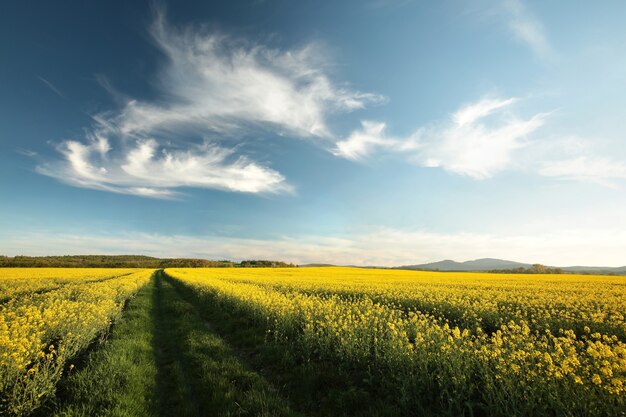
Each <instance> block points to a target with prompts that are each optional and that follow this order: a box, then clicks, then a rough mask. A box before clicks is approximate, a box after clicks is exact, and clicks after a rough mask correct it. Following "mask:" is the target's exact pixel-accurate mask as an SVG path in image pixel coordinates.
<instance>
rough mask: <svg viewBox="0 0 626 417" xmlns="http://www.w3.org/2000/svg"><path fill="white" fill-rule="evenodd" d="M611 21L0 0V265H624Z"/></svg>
mask: <svg viewBox="0 0 626 417" xmlns="http://www.w3.org/2000/svg"><path fill="white" fill-rule="evenodd" d="M131 3H132V4H131ZM624 16H626V4H625V3H624V2H621V1H613V2H611V1H607V2H603V3H602V6H597V5H594V4H591V3H588V2H582V1H581V2H565V1H562V2H557V1H555V2H539V1H535V2H531V1H521V0H519V1H517V0H505V1H487V0H485V1H472V2H470V1H451V0H444V1H440V2H422V1H410V0H404V1H402V0H398V1H392V0H388V1H385V0H372V1H354V2H349V1H345V2H331V1H310V2H309V1H302V2H297V3H294V2H289V1H272V0H267V1H258V0H257V1H237V2H221V3H219V2H207V1H201V2H200V1H197V2H191V1H181V2H175V3H173V2H172V3H154V2H122V1H108V2H90V4H84V2H78V1H69V2H65V3H64V5H63V7H59V6H58V5H54V4H52V3H50V4H48V3H47V2H43V3H41V2H39V3H30V2H19V3H18V2H13V4H10V5H5V7H4V10H3V13H2V15H1V16H0V62H2V65H0V80H2V82H1V83H0V193H1V194H2V199H1V200H0V253H4V254H7V255H18V254H29V255H42V254H77V253H107V254H118V253H142V254H148V255H156V256H188V257H203V258H213V259H215V258H229V259H235V260H238V259H246V258H271V259H284V260H287V261H293V262H298V263H307V262H331V263H340V264H355V265H399V264H409V263H421V262H428V261H436V260H440V259H444V258H452V259H456V260H467V259H475V258H480V257H500V258H506V259H513V260H519V261H526V262H541V263H545V264H551V265H573V264H587V265H609V266H618V265H623V264H626V257H625V255H624V254H625V253H626V215H625V214H624V213H625V212H626V192H624V189H625V186H626V162H624V161H626V131H625V129H624V123H623V120H624V119H625V118H626V101H624V99H623V97H625V96H626V53H625V52H626V50H625V47H624V45H626V27H624V25H623V18H624Z"/></svg>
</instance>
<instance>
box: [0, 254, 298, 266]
mask: <svg viewBox="0 0 626 417" xmlns="http://www.w3.org/2000/svg"><path fill="white" fill-rule="evenodd" d="M294 266H295V265H294V264H288V263H285V262H280V261H265V260H248V261H243V262H241V263H236V262H232V261H228V260H218V261H210V260H207V259H195V258H153V257H151V256H142V255H67V256H14V257H7V256H0V268H2V267H5V268H155V269H164V268H236V267H240V268H260V267H265V268H284V267H294Z"/></svg>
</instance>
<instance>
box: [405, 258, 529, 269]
mask: <svg viewBox="0 0 626 417" xmlns="http://www.w3.org/2000/svg"><path fill="white" fill-rule="evenodd" d="M530 266H531V265H530V264H524V263H521V262H513V261H505V260H502V259H494V258H483V259H476V260H473V261H465V262H456V261H453V260H450V259H446V260H444V261H439V262H431V263H427V264H420V265H404V266H399V267H397V269H417V270H426V271H491V270H495V269H515V268H528V267H530Z"/></svg>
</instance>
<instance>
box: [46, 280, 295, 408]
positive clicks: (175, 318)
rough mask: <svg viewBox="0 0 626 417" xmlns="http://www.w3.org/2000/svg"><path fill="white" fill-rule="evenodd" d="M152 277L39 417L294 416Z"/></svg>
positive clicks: (175, 292)
mask: <svg viewBox="0 0 626 417" xmlns="http://www.w3.org/2000/svg"><path fill="white" fill-rule="evenodd" d="M164 277H165V275H164V274H163V273H161V272H158V273H157V274H156V275H155V277H154V278H153V279H152V281H151V282H150V283H149V284H148V285H147V286H146V287H144V288H143V289H142V290H141V291H140V292H139V294H138V295H137V296H136V297H135V298H134V299H133V300H131V301H130V302H129V304H128V306H127V308H126V310H125V311H124V315H123V317H122V318H121V319H120V320H118V322H116V324H115V326H114V327H113V329H112V332H111V336H110V339H109V340H107V341H106V342H105V343H104V344H103V345H102V346H100V347H98V348H97V349H94V350H93V351H92V352H91V353H90V354H89V355H88V356H87V358H86V359H85V360H84V365H82V366H79V367H78V368H79V369H78V368H77V370H75V371H74V372H72V373H71V375H70V376H69V377H68V378H67V379H66V380H65V381H63V383H62V385H61V387H60V390H59V394H58V396H57V399H56V400H55V401H54V402H52V403H51V404H49V405H47V406H46V407H45V408H44V409H43V410H41V414H42V415H54V416H58V417H61V416H63V417H70V416H72V417H73V416H297V415H300V414H298V413H296V412H294V411H292V409H291V408H290V406H289V404H288V403H287V401H286V400H285V399H283V398H282V397H281V395H280V393H279V392H278V391H277V390H276V389H275V388H273V387H272V385H271V384H270V383H269V382H268V381H267V380H266V379H265V378H264V377H263V376H262V375H261V374H259V373H258V372H255V371H253V370H251V369H250V368H249V367H248V366H247V365H246V364H245V363H244V362H243V361H242V360H241V358H240V357H239V356H238V355H237V354H236V353H235V352H234V351H233V350H232V349H231V348H230V347H229V346H228V345H227V344H226V343H225V342H224V340H223V339H221V338H220V337H219V336H218V335H216V334H215V332H214V331H213V328H212V325H211V323H209V322H207V321H206V320H205V319H204V318H203V317H202V314H201V312H200V310H199V309H198V306H197V305H195V304H194V303H191V302H189V301H187V300H186V299H185V298H184V297H182V296H181V293H180V291H179V289H177V288H176V287H174V286H172V284H171V282H170V280H168V279H164Z"/></svg>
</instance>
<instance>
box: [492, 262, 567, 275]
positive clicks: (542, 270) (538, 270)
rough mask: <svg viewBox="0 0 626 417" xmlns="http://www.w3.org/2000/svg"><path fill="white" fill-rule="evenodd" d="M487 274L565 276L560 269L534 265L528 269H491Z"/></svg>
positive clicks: (564, 272) (565, 272)
mask: <svg viewBox="0 0 626 417" xmlns="http://www.w3.org/2000/svg"><path fill="white" fill-rule="evenodd" d="M487 272H492V273H495V274H567V273H568V272H567V271H563V270H562V269H561V268H552V267H549V266H545V265H542V264H534V265H532V266H530V267H528V268H524V267H519V268H513V269H492V270H490V271H487Z"/></svg>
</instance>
